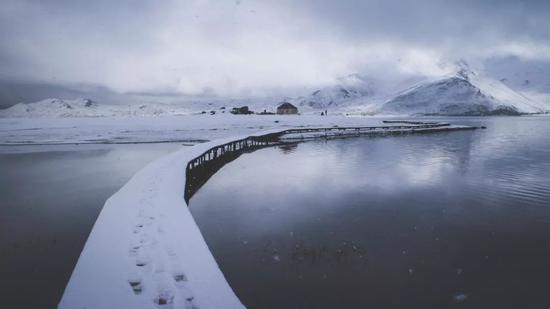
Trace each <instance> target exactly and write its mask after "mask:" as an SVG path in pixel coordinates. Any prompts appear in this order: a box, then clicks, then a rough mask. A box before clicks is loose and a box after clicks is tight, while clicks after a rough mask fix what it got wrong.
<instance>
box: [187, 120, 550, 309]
mask: <svg viewBox="0 0 550 309" xmlns="http://www.w3.org/2000/svg"><path fill="white" fill-rule="evenodd" d="M452 121H453V122H455V123H465V124H473V125H485V126H487V128H488V129H487V130H476V131H462V132H448V133H436V134H428V135H416V136H392V137H377V138H368V137H359V138H349V139H341V140H330V141H322V140H319V141H311V142H305V143H300V144H297V145H290V146H284V147H273V148H266V149H262V150H258V151H256V152H254V153H250V154H244V155H242V156H241V157H240V158H238V159H237V160H235V161H233V162H231V163H229V164H228V165H226V166H225V167H223V168H222V169H221V170H220V171H219V172H218V173H217V174H215V175H214V176H213V177H212V178H211V179H210V180H209V181H208V182H207V183H206V184H205V185H204V186H203V187H202V188H201V189H200V190H199V191H198V192H197V193H196V194H195V196H193V197H192V198H191V201H190V209H191V211H192V214H193V216H194V217H195V219H196V221H197V223H198V225H199V227H200V229H201V231H202V233H203V235H204V237H205V239H206V241H207V243H208V245H209V247H210V249H211V250H212V252H213V254H214V256H215V258H216V260H217V262H218V263H219V265H220V267H221V269H222V271H223V272H224V274H225V276H226V278H227V279H228V281H229V283H230V285H231V286H232V287H233V289H234V290H235V292H236V293H237V295H238V296H239V298H240V299H241V300H242V302H243V303H244V304H245V305H246V306H248V307H249V308H455V307H456V308H550V289H549V287H550V283H549V282H550V118H548V117H520V118H518V117H510V118H507V117H495V118H462V119H457V118H453V119H452Z"/></svg>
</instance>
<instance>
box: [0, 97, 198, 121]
mask: <svg viewBox="0 0 550 309" xmlns="http://www.w3.org/2000/svg"><path fill="white" fill-rule="evenodd" d="M191 113H193V111H192V110H190V109H189V108H185V107H183V106H182V105H171V104H160V103H148V104H139V103H138V104H128V105H124V104H118V105H109V104H99V103H98V102H95V101H93V100H91V99H84V98H79V99H74V100H64V99H55V98H53V99H45V100H41V101H38V102H32V103H18V104H15V105H14V106H12V107H10V108H8V109H5V110H0V117H3V118H8V117H9V118H20V117H23V118H70V117H136V116H142V117H143V116H159V115H186V114H191Z"/></svg>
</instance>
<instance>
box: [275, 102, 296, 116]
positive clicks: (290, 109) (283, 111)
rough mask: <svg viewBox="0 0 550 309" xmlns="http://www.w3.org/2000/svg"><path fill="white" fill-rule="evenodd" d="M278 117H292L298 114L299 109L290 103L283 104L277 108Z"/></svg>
mask: <svg viewBox="0 0 550 309" xmlns="http://www.w3.org/2000/svg"><path fill="white" fill-rule="evenodd" d="M277 114H278V115H292V114H298V108H297V107H296V106H294V105H292V104H290V103H288V102H283V103H282V104H281V105H279V106H277Z"/></svg>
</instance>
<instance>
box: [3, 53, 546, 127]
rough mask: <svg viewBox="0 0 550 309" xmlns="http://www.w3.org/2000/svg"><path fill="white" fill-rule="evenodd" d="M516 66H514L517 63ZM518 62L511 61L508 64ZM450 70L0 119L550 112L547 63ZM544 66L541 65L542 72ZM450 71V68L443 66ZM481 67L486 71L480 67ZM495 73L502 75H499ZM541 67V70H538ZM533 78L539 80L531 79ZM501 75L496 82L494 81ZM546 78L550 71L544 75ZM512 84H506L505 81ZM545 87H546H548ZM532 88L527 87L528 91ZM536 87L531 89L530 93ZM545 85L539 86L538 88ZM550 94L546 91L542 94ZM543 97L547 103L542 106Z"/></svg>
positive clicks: (26, 111)
mask: <svg viewBox="0 0 550 309" xmlns="http://www.w3.org/2000/svg"><path fill="white" fill-rule="evenodd" d="M518 66H519V64H518ZM512 67H515V66H512ZM451 68H457V69H456V73H455V74H452V75H449V76H436V77H427V76H423V75H414V74H409V75H397V76H395V75H393V76H391V77H389V76H388V77H385V78H383V77H381V76H370V75H365V74H351V75H348V76H345V77H343V78H340V79H338V81H337V83H336V84H334V85H331V86H327V87H323V88H318V89H306V90H302V93H303V92H306V91H307V92H308V94H307V95H302V96H299V95H296V96H294V97H286V96H279V97H277V96H272V97H247V98H234V99H232V98H221V97H178V96H173V97H169V98H168V99H165V100H163V99H162V98H159V97H146V96H141V97H140V96H135V97H128V99H127V100H123V101H122V102H130V103H128V104H123V103H116V104H104V103H103V102H102V103H96V102H95V101H92V100H90V99H76V100H66V99H46V100H41V101H38V102H34V103H19V104H16V105H14V106H12V107H10V108H8V109H5V110H0V117H29V118H33V117H50V118H51V117H54V118H59V117H134V116H160V115H181V114H193V113H212V114H213V113H224V112H227V111H229V110H231V108H233V107H240V106H245V105H246V106H248V107H249V108H250V109H251V110H252V111H256V112H261V111H264V110H265V111H271V112H273V111H275V109H276V107H277V105H278V104H279V103H280V102H282V101H288V102H291V103H293V104H294V105H296V106H298V108H299V111H300V113H301V114H320V113H321V111H324V110H328V112H329V114H351V115H352V114H359V115H374V114H396V115H397V114H398V115H502V114H505V115H520V114H530V113H543V112H547V111H548V110H550V93H546V92H544V91H545V89H546V88H545V85H546V77H545V75H544V74H543V73H544V72H546V70H545V69H544V68H546V67H544V68H543V69H540V67H537V68H538V69H537V70H534V69H529V71H530V72H531V71H532V72H535V73H536V74H535V73H532V74H531V75H529V76H532V77H533V80H535V79H536V80H537V82H536V83H532V84H531V85H535V84H536V85H537V87H530V86H529V83H528V82H525V81H524V82H523V83H521V85H518V81H519V80H521V79H522V78H524V76H526V75H525V74H523V75H521V77H518V76H520V75H517V76H516V75H513V76H516V77H515V79H512V78H511V77H510V79H507V78H504V77H503V78H500V77H501V76H508V75H506V74H505V73H506V72H508V71H509V70H503V71H497V72H494V71H493V72H492V73H493V74H491V75H490V76H495V75H494V74H496V75H497V76H498V77H499V78H490V77H488V76H487V74H485V73H478V72H476V71H474V70H472V69H471V68H470V67H469V66H468V65H467V64H466V63H465V62H463V61H462V62H459V63H457V64H455V65H452V66H451ZM541 70H542V71H541ZM447 71H449V70H447ZM483 72H485V71H483ZM499 72H500V73H499ZM541 72H542V73H541ZM510 76H512V75H510ZM535 77H536V78H535ZM499 79H501V80H499ZM548 80H550V77H548ZM507 84H510V87H509V86H508V85H507ZM549 90H550V89H549ZM529 91H531V92H529ZM535 91H536V92H535ZM541 91H542V92H541ZM546 95H547V96H546ZM546 98H548V101H549V102H547V105H544V102H546Z"/></svg>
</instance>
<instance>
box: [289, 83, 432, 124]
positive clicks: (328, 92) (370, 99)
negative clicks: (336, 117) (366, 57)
mask: <svg viewBox="0 0 550 309" xmlns="http://www.w3.org/2000/svg"><path fill="white" fill-rule="evenodd" d="M424 79H425V77H422V76H407V77H401V78H392V79H387V78H386V79H383V78H381V77H378V76H377V77H373V76H368V75H362V74H350V75H348V76H345V77H342V78H339V79H338V83H337V84H335V85H333V86H328V87H324V88H319V89H316V90H314V91H312V92H311V93H310V94H308V95H306V96H301V97H297V98H293V99H287V100H288V101H290V102H292V103H293V104H295V105H297V106H298V107H299V108H300V110H301V112H305V113H308V112H320V111H323V110H328V111H329V112H332V113H345V114H374V113H375V112H376V110H377V109H378V107H379V106H380V105H381V104H382V103H384V102H385V101H387V100H388V99H390V98H392V97H393V96H394V95H395V94H396V93H398V92H399V91H401V90H402V89H404V88H406V87H410V86H411V85H414V84H416V83H418V82H419V81H422V80H424Z"/></svg>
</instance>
